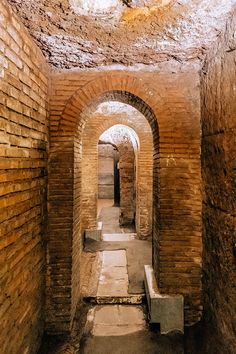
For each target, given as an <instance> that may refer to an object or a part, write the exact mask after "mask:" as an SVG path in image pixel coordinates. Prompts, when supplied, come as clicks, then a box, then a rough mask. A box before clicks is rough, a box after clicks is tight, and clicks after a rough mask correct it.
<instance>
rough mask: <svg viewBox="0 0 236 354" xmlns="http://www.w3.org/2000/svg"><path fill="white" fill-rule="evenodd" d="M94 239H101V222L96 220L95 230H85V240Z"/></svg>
mask: <svg viewBox="0 0 236 354" xmlns="http://www.w3.org/2000/svg"><path fill="white" fill-rule="evenodd" d="M88 239H90V240H94V241H101V240H102V222H101V221H99V222H98V226H97V229H96V230H85V240H88Z"/></svg>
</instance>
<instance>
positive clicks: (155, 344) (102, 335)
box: [80, 205, 183, 354]
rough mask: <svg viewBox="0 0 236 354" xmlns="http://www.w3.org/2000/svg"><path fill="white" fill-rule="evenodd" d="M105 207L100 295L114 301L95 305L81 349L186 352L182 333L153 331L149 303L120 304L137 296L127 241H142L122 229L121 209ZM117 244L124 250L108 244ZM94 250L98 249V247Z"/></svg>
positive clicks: (117, 353) (115, 353)
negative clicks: (148, 309) (109, 248)
mask: <svg viewBox="0 0 236 354" xmlns="http://www.w3.org/2000/svg"><path fill="white" fill-rule="evenodd" d="M104 209H105V210H104ZM104 209H101V210H100V215H99V217H100V220H102V221H103V223H104V224H105V229H106V233H104V234H103V241H105V242H101V243H100V244H98V243H97V249H98V250H99V252H100V260H101V267H100V275H99V279H98V288H97V298H100V297H103V299H104V297H107V298H110V297H112V298H113V301H114V303H113V304H105V305H95V306H94V307H92V308H91V309H90V310H89V312H88V316H87V323H86V326H85V332H84V336H83V339H82V341H81V348H80V352H81V353H83V354H111V353H112V354H155V353H157V354H183V344H182V337H181V336H180V335H178V334H172V335H169V336H161V335H159V334H158V332H157V331H151V330H150V328H149V326H148V323H147V314H146V310H145V306H143V305H141V304H140V305H136V304H130V305H124V304H122V305H120V304H119V302H120V299H121V298H124V297H125V298H129V297H130V298H132V296H133V294H132V293H130V292H129V282H130V279H129V272H128V261H127V249H129V248H128V247H127V244H129V243H130V245H135V246H136V243H137V242H138V240H136V234H135V233H134V232H129V231H130V230H124V229H121V228H120V226H119V222H118V218H117V216H118V215H119V214H118V213H119V209H118V208H114V207H111V206H107V205H106V206H105V207H104ZM104 218H107V220H104ZM104 221H105V222H104ZM109 221H110V225H109ZM109 231H110V233H109ZM111 231H113V232H114V231H115V233H111ZM135 242H136V243H135ZM142 242H143V243H142ZM145 242H147V241H140V243H139V244H138V245H139V247H142V244H146V243H145ZM113 243H114V245H116V247H117V248H120V249H115V250H112V249H111V250H107V246H106V245H107V244H109V246H110V247H111V248H112V245H113ZM114 247H115V246H114ZM136 247H137V246H136ZM91 248H93V247H91ZM102 248H104V250H102ZM122 248H124V249H122ZM94 249H95V250H96V246H95V247H94ZM136 254H137V252H136ZM149 255H150V256H149V262H151V253H150V254H149ZM137 266H138V267H143V264H141V263H137ZM137 266H136V268H135V271H134V272H138V273H139V278H140V274H141V272H140V269H137ZM140 291H142V289H141V290H140Z"/></svg>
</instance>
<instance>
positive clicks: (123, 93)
mask: <svg viewBox="0 0 236 354" xmlns="http://www.w3.org/2000/svg"><path fill="white" fill-rule="evenodd" d="M104 97H105V98H108V97H109V98H110V99H111V100H119V101H121V102H123V103H127V104H130V105H132V106H133V107H135V108H136V109H138V110H139V111H140V112H141V113H142V114H143V115H144V116H145V117H146V118H147V119H148V121H149V123H150V125H151V127H152V129H156V128H157V127H158V124H157V118H156V117H157V116H158V114H159V112H158V105H157V100H159V101H160V104H161V105H163V103H161V99H160V97H159V95H158V93H157V92H156V91H154V90H151V89H150V88H149V87H148V86H145V83H143V82H142V79H138V78H135V77H133V76H130V75H125V76H124V75H119V76H118V77H117V75H110V76H109V75H107V76H105V77H104V78H101V79H100V80H93V81H90V82H89V83H88V84H86V85H85V86H84V87H83V88H80V89H79V90H77V91H76V92H75V93H74V94H73V96H72V97H71V98H70V99H69V100H68V102H67V104H66V106H65V108H64V111H63V113H62V115H61V118H60V120H59V123H58V131H59V132H60V131H65V130H67V129H66V127H67V125H69V129H68V131H69V132H73V131H74V132H75V131H76V129H77V126H78V123H80V125H83V123H85V122H79V119H80V116H81V113H82V112H83V111H84V110H85V109H86V108H87V107H89V106H92V105H93V102H95V103H96V104H97V103H98V102H99V100H100V101H103V100H104ZM137 99H138V100H137ZM154 107H155V109H153V108H154ZM82 119H85V118H82Z"/></svg>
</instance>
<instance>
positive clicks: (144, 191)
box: [82, 114, 153, 238]
mask: <svg viewBox="0 0 236 354" xmlns="http://www.w3.org/2000/svg"><path fill="white" fill-rule="evenodd" d="M134 118H135V119H132V120H131V118H130V119H128V118H127V117H124V116H123V115H122V116H120V115H115V114H114V115H111V116H109V117H105V116H102V115H95V116H92V117H91V118H90V119H89V117H88V121H87V123H86V125H85V128H84V130H83V134H82V144H83V154H82V155H83V157H82V169H83V171H82V231H83V230H84V229H94V228H95V227H96V220H97V214H96V203H97V193H98V191H97V163H98V161H97V143H98V140H99V136H100V135H101V134H102V133H103V132H104V131H105V130H107V129H109V128H110V127H112V126H113V125H116V124H122V125H125V126H127V127H129V128H131V129H133V131H134V132H135V133H136V134H137V136H138V139H139V141H140V148H139V151H138V153H137V171H136V172H137V175H138V177H137V179H138V181H139V183H138V185H137V196H136V197H137V204H136V206H137V209H136V227H137V232H138V235H139V236H140V238H148V237H150V236H151V235H152V197H153V191H152V185H153V151H152V150H153V137H152V132H151V128H150V126H149V124H148V122H147V120H146V119H145V117H144V116H142V115H140V116H138V115H137V116H135V117H134ZM91 136H93V141H91V138H90V137H91Z"/></svg>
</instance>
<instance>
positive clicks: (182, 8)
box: [8, 0, 236, 68]
mask: <svg viewBox="0 0 236 354" xmlns="http://www.w3.org/2000/svg"><path fill="white" fill-rule="evenodd" d="M8 1H9V3H11V4H12V6H13V8H14V9H15V10H16V11H17V13H18V14H19V16H20V17H21V19H22V21H23V22H24V24H25V25H26V26H27V27H28V28H29V31H30V33H31V34H32V36H33V37H34V38H35V39H36V41H37V42H38V44H39V46H40V47H41V48H42V50H43V52H44V54H45V56H46V57H47V59H48V61H49V62H50V63H51V64H52V65H53V66H55V67H59V68H72V67H80V68H90V67H97V66H105V65H112V64H123V65H134V64H139V63H140V64H145V65H150V64H151V65H154V64H156V63H160V62H164V61H168V60H177V61H179V62H186V61H193V60H196V59H200V60H201V59H202V58H203V57H204V53H205V51H206V49H207V48H208V46H209V45H210V44H211V43H212V42H213V41H214V40H215V39H216V37H217V36H218V35H219V33H220V32H221V31H222V29H223V28H224V26H225V21H226V18H227V17H228V16H229V15H230V13H231V12H232V11H233V8H234V7H235V5H236V0H146V1H145V0H41V1H40V0H38V1H36V0H8Z"/></svg>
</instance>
